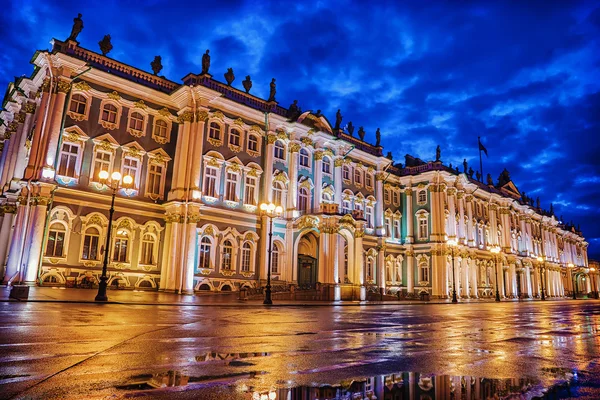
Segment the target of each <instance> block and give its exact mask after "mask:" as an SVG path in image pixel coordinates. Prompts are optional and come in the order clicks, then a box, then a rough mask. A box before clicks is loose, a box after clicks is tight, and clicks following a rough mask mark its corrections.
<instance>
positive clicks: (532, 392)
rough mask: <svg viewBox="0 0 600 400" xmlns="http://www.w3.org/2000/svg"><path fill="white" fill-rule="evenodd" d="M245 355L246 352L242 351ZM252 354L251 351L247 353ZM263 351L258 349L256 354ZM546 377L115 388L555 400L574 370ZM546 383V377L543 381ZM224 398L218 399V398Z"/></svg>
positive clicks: (180, 381) (190, 379)
mask: <svg viewBox="0 0 600 400" xmlns="http://www.w3.org/2000/svg"><path fill="white" fill-rule="evenodd" d="M248 354H250V353H248ZM252 354H253V353H252ZM261 354H263V353H261ZM543 373H544V374H549V375H552V378H553V380H552V381H553V382H554V384H553V386H552V387H551V388H545V387H544V386H543V385H542V384H541V382H540V380H538V379H536V378H506V379H493V378H482V377H474V376H449V375H432V374H424V373H417V372H395V373H389V374H385V375H377V376H368V377H352V378H348V379H345V380H341V381H339V382H327V377H326V375H325V374H323V375H324V376H323V381H322V383H318V382H312V381H311V382H310V383H309V384H302V385H298V384H294V381H281V380H279V381H277V382H276V383H275V385H274V386H273V387H271V388H267V389H265V388H264V387H261V384H260V383H259V382H260V381H261V379H258V378H259V377H260V375H263V378H264V376H265V374H264V373H263V372H240V373H230V374H222V375H206V376H202V377H195V376H188V375H186V374H185V373H183V372H179V371H167V372H164V373H159V374H153V375H137V376H135V377H133V378H132V379H133V381H132V382H130V383H128V384H124V385H120V386H117V387H116V388H117V389H119V390H121V391H126V392H127V395H128V396H129V395H132V394H137V393H139V394H143V393H144V392H156V391H165V390H166V391H169V390H176V391H181V390H185V391H192V392H193V393H194V396H196V397H197V398H205V396H206V397H208V396H209V395H211V394H215V393H216V392H217V391H218V393H219V394H220V395H221V398H227V399H244V400H277V399H282V400H304V399H319V400H324V399H329V400H356V399H361V400H363V399H369V400H374V399H379V400H386V399H389V400H396V399H402V400H434V399H447V400H451V399H452V400H454V399H461V400H479V399H490V398H491V399H558V398H563V397H562V396H560V392H561V391H562V392H564V391H565V390H566V391H567V392H566V393H567V394H568V391H569V390H570V387H569V383H570V382H571V381H573V382H574V381H575V380H574V379H573V377H576V376H577V373H576V372H574V371H571V370H565V369H556V370H545V371H543ZM546 382H548V381H546ZM223 396H224V397H223Z"/></svg>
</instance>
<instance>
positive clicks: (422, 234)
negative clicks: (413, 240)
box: [419, 218, 429, 240]
mask: <svg viewBox="0 0 600 400" xmlns="http://www.w3.org/2000/svg"><path fill="white" fill-rule="evenodd" d="M428 237H429V225H428V221H427V218H419V239H420V240H426V239H427V238H428Z"/></svg>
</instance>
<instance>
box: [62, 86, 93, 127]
mask: <svg viewBox="0 0 600 400" xmlns="http://www.w3.org/2000/svg"><path fill="white" fill-rule="evenodd" d="M75 96H81V97H82V98H83V99H85V103H83V102H81V101H79V100H75ZM90 100H91V98H90V96H88V95H86V94H84V93H83V92H73V93H72V95H71V99H70V100H69V109H68V111H67V115H68V116H69V117H71V119H73V120H75V121H87V120H88V119H89V117H90ZM74 101H76V102H78V103H79V104H84V107H85V109H84V112H83V113H80V112H79V111H73V110H71V106H72V104H73V102H74Z"/></svg>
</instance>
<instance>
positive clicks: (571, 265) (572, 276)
mask: <svg viewBox="0 0 600 400" xmlns="http://www.w3.org/2000/svg"><path fill="white" fill-rule="evenodd" d="M568 266H569V267H570V268H571V280H572V281H573V300H577V292H576V291H575V285H576V283H575V270H574V268H575V265H574V264H573V263H569V264H568Z"/></svg>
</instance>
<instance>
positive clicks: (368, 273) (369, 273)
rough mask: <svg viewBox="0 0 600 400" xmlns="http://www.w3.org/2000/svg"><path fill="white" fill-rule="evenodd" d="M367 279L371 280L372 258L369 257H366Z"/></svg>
mask: <svg viewBox="0 0 600 400" xmlns="http://www.w3.org/2000/svg"><path fill="white" fill-rule="evenodd" d="M367 280H368V281H372V280H373V259H372V258H371V257H367Z"/></svg>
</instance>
